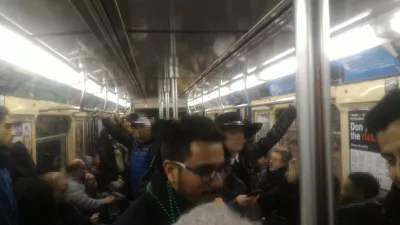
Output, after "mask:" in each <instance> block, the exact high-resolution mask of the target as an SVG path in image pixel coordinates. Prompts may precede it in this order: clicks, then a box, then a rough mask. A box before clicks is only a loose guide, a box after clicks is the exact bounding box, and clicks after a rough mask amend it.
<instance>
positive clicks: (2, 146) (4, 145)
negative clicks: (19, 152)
mask: <svg viewBox="0 0 400 225" xmlns="http://www.w3.org/2000/svg"><path fill="white" fill-rule="evenodd" d="M11 125H12V124H11V123H10V122H9V121H8V109H7V108H5V107H4V106H0V209H1V210H0V224H2V225H17V224H18V207H17V201H16V199H15V196H14V192H13V184H12V180H11V176H10V169H11V166H12V165H11V162H10V159H9V149H10V146H11V143H12V131H11Z"/></svg>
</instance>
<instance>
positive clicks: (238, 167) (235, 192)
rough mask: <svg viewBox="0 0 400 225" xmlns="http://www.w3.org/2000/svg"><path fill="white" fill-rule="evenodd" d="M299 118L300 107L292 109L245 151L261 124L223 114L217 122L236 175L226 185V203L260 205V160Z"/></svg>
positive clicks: (226, 156)
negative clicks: (257, 182) (257, 191)
mask: <svg viewBox="0 0 400 225" xmlns="http://www.w3.org/2000/svg"><path fill="white" fill-rule="evenodd" d="M295 118H296V108H295V107H293V106H289V108H288V109H286V110H285V111H284V113H283V115H282V116H281V117H280V118H278V120H277V121H276V123H275V125H274V126H273V127H272V128H271V129H270V130H269V131H268V133H267V134H266V136H265V137H263V138H261V139H260V140H259V141H257V142H256V143H255V144H254V145H253V146H252V148H253V149H251V150H250V149H246V148H245V140H246V139H249V138H251V137H252V136H254V135H255V134H256V133H257V132H258V131H259V130H260V129H261V127H262V124H261V123H248V122H246V121H243V120H242V118H241V117H240V115H239V114H237V113H235V112H229V113H224V114H221V115H219V116H218V117H217V118H216V119H215V122H216V123H217V125H218V126H219V127H220V128H221V129H222V130H223V131H224V133H225V135H226V140H225V142H224V150H225V161H226V164H228V165H231V167H232V173H231V174H230V175H229V176H228V177H226V179H225V182H224V194H223V197H224V200H225V201H227V202H234V203H235V205H236V206H249V205H252V204H254V203H255V202H256V196H252V195H250V193H251V192H252V191H254V186H255V183H254V182H253V180H256V177H257V172H258V171H257V169H258V168H257V160H258V159H259V158H260V157H261V156H266V155H267V154H268V152H269V150H271V149H272V147H273V146H275V145H276V144H277V143H278V142H279V140H280V139H281V138H282V137H283V135H284V134H285V133H286V131H287V130H288V129H289V127H290V125H292V123H293V121H294V120H295Z"/></svg>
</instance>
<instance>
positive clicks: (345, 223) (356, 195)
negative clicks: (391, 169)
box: [336, 172, 384, 225]
mask: <svg viewBox="0 0 400 225" xmlns="http://www.w3.org/2000/svg"><path fill="white" fill-rule="evenodd" d="M379 190H380V185H379V182H378V180H377V179H376V178H375V177H374V176H373V175H371V174H369V173H362V172H356V173H350V175H349V176H348V178H347V180H346V181H345V183H344V185H343V191H342V196H341V204H342V205H341V207H339V208H338V209H337V211H336V218H337V225H353V224H363V225H376V224H379V225H380V224H382V225H383V224H384V214H383V209H382V206H381V204H380V202H379V199H378V195H379Z"/></svg>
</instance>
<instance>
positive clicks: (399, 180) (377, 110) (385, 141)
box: [365, 89, 400, 225]
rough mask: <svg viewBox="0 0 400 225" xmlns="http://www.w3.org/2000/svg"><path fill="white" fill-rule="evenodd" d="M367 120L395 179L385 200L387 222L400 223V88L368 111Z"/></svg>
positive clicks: (369, 130) (391, 175) (368, 127)
mask: <svg viewBox="0 0 400 225" xmlns="http://www.w3.org/2000/svg"><path fill="white" fill-rule="evenodd" d="M365 121H366V126H367V129H368V132H372V133H373V134H375V137H376V140H377V142H378V145H379V149H380V151H381V155H382V157H383V158H384V159H385V160H386V161H387V163H388V166H389V175H390V178H391V179H392V181H393V184H392V187H391V190H390V192H389V193H388V195H387V196H386V199H385V202H384V209H385V216H386V221H387V224H390V225H392V224H393V225H394V224H400V213H399V209H400V148H399V140H400V90H399V89H396V90H393V91H392V92H390V93H388V94H387V95H386V96H385V97H383V98H382V99H381V100H380V101H379V103H378V104H377V105H376V106H375V107H374V108H373V109H371V111H369V112H368V114H367V116H366V118H365Z"/></svg>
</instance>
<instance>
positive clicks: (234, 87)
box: [229, 80, 244, 91]
mask: <svg viewBox="0 0 400 225" xmlns="http://www.w3.org/2000/svg"><path fill="white" fill-rule="evenodd" d="M229 88H230V89H231V90H234V91H240V90H243V89H244V81H243V80H238V81H235V82H234V83H232V84H231V85H230V86H229Z"/></svg>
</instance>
